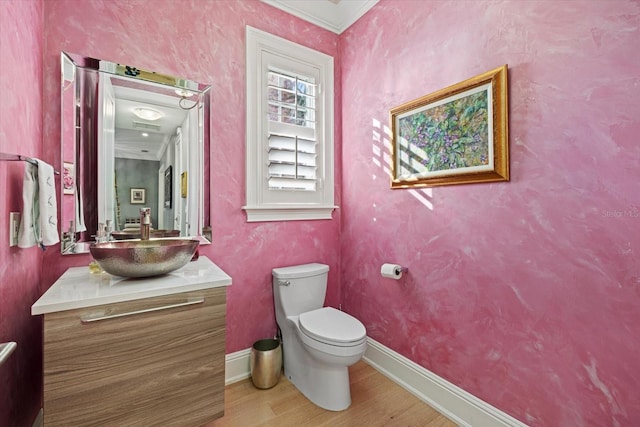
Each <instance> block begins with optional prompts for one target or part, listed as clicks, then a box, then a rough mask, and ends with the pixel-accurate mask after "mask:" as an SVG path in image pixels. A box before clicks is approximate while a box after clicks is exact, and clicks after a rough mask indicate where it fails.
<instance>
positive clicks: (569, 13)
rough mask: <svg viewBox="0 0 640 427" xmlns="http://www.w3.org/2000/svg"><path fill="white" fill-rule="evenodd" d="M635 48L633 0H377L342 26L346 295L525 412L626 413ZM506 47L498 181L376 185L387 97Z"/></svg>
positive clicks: (540, 417) (417, 354) (608, 418)
mask: <svg viewBox="0 0 640 427" xmlns="http://www.w3.org/2000/svg"><path fill="white" fill-rule="evenodd" d="M639 47H640V3H638V2H637V1H596V0H593V1H473V2H471V1H464V2H463V1H429V2H425V1H409V0H381V2H380V3H379V4H378V5H377V6H376V7H374V9H373V10H372V11H370V12H369V13H368V14H367V15H365V17H364V18H363V19H361V20H360V21H359V22H358V23H356V24H355V25H354V26H352V27H351V28H350V29H349V30H348V31H347V32H346V33H343V35H342V36H341V38H340V57H341V61H342V64H343V80H342V88H343V93H342V96H343V99H345V100H348V102H344V103H343V105H342V120H343V123H344V126H343V144H342V156H343V158H342V160H343V164H344V165H349V166H348V167H345V168H344V170H343V184H342V191H343V204H342V218H343V230H342V235H341V240H342V257H341V265H342V296H343V307H345V308H346V310H347V311H349V312H351V313H352V314H354V315H356V316H357V317H359V318H360V319H361V320H362V321H363V322H364V323H365V325H366V327H367V331H368V334H369V335H370V336H371V337H372V338H374V339H376V340H378V341H380V342H381V343H382V344H384V345H386V346H388V347H390V348H392V349H394V350H396V351H398V352H399V353H401V354H403V355H404V356H406V357H408V358H410V359H412V360H414V361H416V362H417V363H419V364H421V365H422V366H424V367H426V368H428V369H429V370H431V371H433V372H435V373H436V374H438V375H440V376H442V377H444V378H446V379H448V380H450V381H452V382H453V383H454V384H456V385H458V386H460V387H462V388H463V389H465V390H467V391H469V392H471V393H472V394H474V395H476V396H478V397H480V398H481V399H483V400H485V401H487V402H489V403H491V404H493V405H494V406H496V407H498V408H500V409H502V410H504V411H506V412H508V413H509V414H511V415H513V416H515V417H516V418H518V419H520V420H522V421H524V422H526V423H528V424H531V425H536V426H543V425H544V426H561V425H562V426H604V425H607V426H631V425H639V424H640V400H639V399H638V384H640V363H639V362H638V355H639V354H640V339H639V337H640V310H639V309H638V307H640V261H639V260H640V144H638V135H640V56H639V55H638V48H639ZM505 63H506V64H508V65H509V90H510V108H509V114H510V132H511V135H510V148H511V168H512V169H511V177H512V179H511V182H508V183H495V184H474V185H465V186H450V187H440V188H434V189H431V190H425V191H422V190H417V191H415V192H411V191H408V190H390V189H389V178H388V174H387V172H385V170H384V169H385V168H386V167H387V166H386V165H387V159H388V153H389V150H388V148H387V147H386V146H385V145H384V138H385V136H384V132H385V129H384V127H388V126H389V124H388V123H389V118H388V111H389V109H390V108H392V107H394V106H397V105H400V104H402V103H404V102H407V101H410V100H412V99H415V98H417V97H420V96H422V95H425V94H428V93H430V92H433V91H435V90H438V89H440V88H443V87H446V86H448V85H451V84H453V83H456V82H459V81H462V80H464V79H466V78H469V77H472V76H474V75H477V74H480V73H482V72H485V71H488V70H490V69H492V68H494V67H497V66H500V65H502V64H505ZM365 190H366V191H365ZM389 261H390V262H399V263H401V264H403V265H405V266H408V267H409V273H408V275H407V276H406V277H405V278H404V279H402V280H401V281H398V282H396V281H392V280H389V279H383V278H381V277H380V274H379V269H380V265H381V264H382V263H383V262H389Z"/></svg>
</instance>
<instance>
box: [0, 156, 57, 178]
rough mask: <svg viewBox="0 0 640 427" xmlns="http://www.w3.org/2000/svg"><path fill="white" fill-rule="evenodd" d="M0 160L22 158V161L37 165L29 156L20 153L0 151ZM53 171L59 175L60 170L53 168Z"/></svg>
mask: <svg viewBox="0 0 640 427" xmlns="http://www.w3.org/2000/svg"><path fill="white" fill-rule="evenodd" d="M0 160H8V161H18V160H22V161H23V162H27V163H31V164H32V165H35V166H38V162H36V161H35V160H33V159H32V158H31V157H27V156H23V155H21V154H7V153H0ZM53 172H54V173H55V174H56V175H60V172H58V171H57V170H54V171H53Z"/></svg>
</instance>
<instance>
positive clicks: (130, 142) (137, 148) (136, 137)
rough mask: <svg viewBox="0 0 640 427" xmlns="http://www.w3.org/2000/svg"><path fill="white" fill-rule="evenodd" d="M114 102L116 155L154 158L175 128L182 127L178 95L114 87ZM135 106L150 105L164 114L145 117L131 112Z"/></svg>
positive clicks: (182, 112) (131, 157)
mask: <svg viewBox="0 0 640 427" xmlns="http://www.w3.org/2000/svg"><path fill="white" fill-rule="evenodd" d="M113 89H114V94H115V98H116V99H115V103H116V106H115V107H116V113H115V114H116V117H115V122H116V129H115V155H116V157H121V158H128V159H139V160H155V161H158V160H160V159H161V158H162V153H163V152H164V150H165V147H166V145H167V144H168V143H169V140H170V139H171V137H172V136H173V135H175V134H176V129H177V128H178V127H180V126H182V124H183V122H184V121H185V119H186V117H187V111H186V110H183V109H181V108H180V107H179V106H178V101H179V100H180V98H179V97H178V96H177V95H175V94H174V95H173V96H170V95H166V94H163V93H154V92H153V91H151V90H149V89H147V90H139V89H134V88H130V87H123V86H116V85H114V86H113ZM136 107H147V108H152V109H154V110H156V111H160V112H161V113H162V114H163V115H162V117H161V118H160V119H158V120H144V119H141V118H139V117H137V116H136V115H135V114H133V109H134V108H136ZM143 133H145V134H147V136H143Z"/></svg>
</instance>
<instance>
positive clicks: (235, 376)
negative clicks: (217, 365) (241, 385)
mask: <svg viewBox="0 0 640 427" xmlns="http://www.w3.org/2000/svg"><path fill="white" fill-rule="evenodd" d="M250 358H251V348H247V349H244V350H240V351H236V352H235V353H229V354H227V355H226V356H225V369H224V383H225V384H226V385H229V384H233V383H236V382H238V381H242V380H244V379H246V378H249V377H250V376H251V369H250V366H249V365H250V362H249V360H250Z"/></svg>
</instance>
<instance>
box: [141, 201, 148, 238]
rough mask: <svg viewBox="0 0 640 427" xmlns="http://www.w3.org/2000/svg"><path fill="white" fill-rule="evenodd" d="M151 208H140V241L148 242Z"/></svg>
mask: <svg viewBox="0 0 640 427" xmlns="http://www.w3.org/2000/svg"><path fill="white" fill-rule="evenodd" d="M150 229H151V208H140V240H149V234H150Z"/></svg>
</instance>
